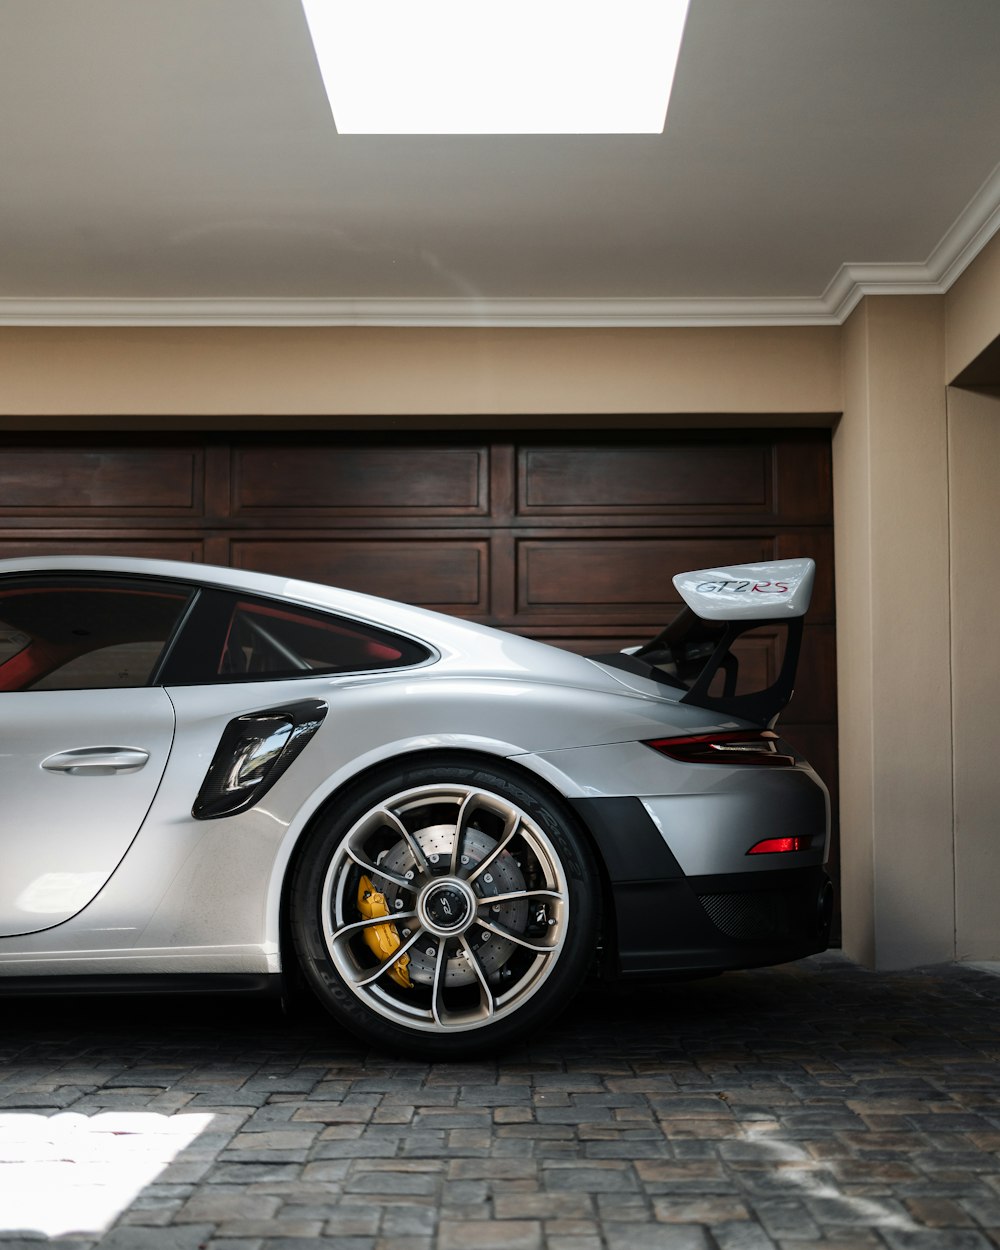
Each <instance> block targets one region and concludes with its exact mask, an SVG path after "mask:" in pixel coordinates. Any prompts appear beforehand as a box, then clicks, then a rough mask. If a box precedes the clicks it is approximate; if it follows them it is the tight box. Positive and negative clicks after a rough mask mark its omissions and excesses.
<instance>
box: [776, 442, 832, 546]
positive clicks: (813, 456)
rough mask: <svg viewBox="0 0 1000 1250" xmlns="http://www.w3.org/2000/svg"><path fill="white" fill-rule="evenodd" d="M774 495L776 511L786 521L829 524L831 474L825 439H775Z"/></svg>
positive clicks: (827, 446) (786, 522)
mask: <svg viewBox="0 0 1000 1250" xmlns="http://www.w3.org/2000/svg"><path fill="white" fill-rule="evenodd" d="M774 497H775V508H774V511H775V515H776V516H780V518H781V520H782V522H783V523H785V524H789V523H791V524H799V525H801V524H814V525H828V524H829V519H830V517H831V515H832V514H833V475H832V473H831V471H830V447H829V443H828V442H827V441H826V440H825V439H820V440H817V439H812V440H802V439H787V438H786V439H782V438H778V439H776V440H775V443H774Z"/></svg>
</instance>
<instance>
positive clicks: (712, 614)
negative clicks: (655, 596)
mask: <svg viewBox="0 0 1000 1250" xmlns="http://www.w3.org/2000/svg"><path fill="white" fill-rule="evenodd" d="M815 578H816V565H815V562H814V561H812V560H809V559H804V560H775V561H773V562H771V563H770V564H730V565H728V566H727V567H725V568H715V569H698V570H697V571H696V572H693V573H678V574H677V576H676V577H675V578H674V586H675V587H676V589H677V591H678V593H679V594H680V596H681V598H682V599H683V600H684V602H685V603H686V604H687V606H688V607H689V608H690V609H691V611H692V612H693V613H694V614H695V615H696V616H700V617H701V619H702V620H703V621H763V620H767V621H773V620H778V619H785V620H787V619H788V618H790V617H795V616H804V615H805V614H806V611H807V609H808V607H809V601H810V599H811V598H812V589H813V582H814V581H815Z"/></svg>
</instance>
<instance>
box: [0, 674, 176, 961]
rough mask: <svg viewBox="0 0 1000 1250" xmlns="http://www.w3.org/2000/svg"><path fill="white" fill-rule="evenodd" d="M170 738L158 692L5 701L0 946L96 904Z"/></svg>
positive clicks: (11, 696)
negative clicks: (10, 938)
mask: <svg viewBox="0 0 1000 1250" xmlns="http://www.w3.org/2000/svg"><path fill="white" fill-rule="evenodd" d="M173 730H174V714H173V708H172V706H171V704H170V700H169V698H168V697H167V695H166V694H165V693H164V691H163V690H159V689H144V688H139V689H133V690H115V691H112V692H109V693H108V694H105V695H104V697H101V698H96V699H95V697H94V692H93V691H92V690H38V691H27V692H24V693H5V694H4V695H3V697H2V698H0V741H2V742H3V749H2V751H0V793H2V794H3V809H4V810H3V822H2V824H0V859H2V862H3V865H4V869H3V872H2V874H0V936H3V937H7V936H10V935H13V934H24V933H32V932H35V931H37V930H39V929H49V928H51V927H52V926H53V925H58V924H61V923H62V922H63V921H65V920H68V919H69V917H70V916H73V915H75V914H76V913H77V912H78V911H80V910H81V909H82V908H83V907H85V906H86V905H87V904H88V903H89V902H90V901H91V899H92V898H94V896H95V895H96V894H97V893H98V891H99V890H100V889H101V887H102V886H103V885H104V884H105V882H106V881H107V880H108V878H109V877H110V876H111V874H112V873H113V872H114V870H115V868H116V867H117V866H118V863H119V862H120V860H121V859H122V857H123V856H124V855H125V853H126V851H127V850H128V848H129V846H130V845H131V844H132V841H133V839H134V838H135V836H136V834H137V833H138V831H139V828H140V826H141V825H142V823H143V821H144V819H145V817H146V813H147V811H148V810H149V807H150V804H151V803H152V802H153V797H154V795H155V794H156V790H157V787H158V786H159V784H160V779H161V777H162V776H163V770H164V768H165V767H166V763H167V756H168V754H169V752H170V745H171V742H172V741H173ZM101 748H103V749H104V750H103V751H101V754H100V755H99V756H97V758H96V760H95V758H94V756H93V755H92V754H90V753H93V752H95V751H99V750H101ZM126 749H130V750H132V751H134V752H136V755H135V756H134V759H135V761H136V763H135V764H132V763H130V759H129V756H127V755H126V753H125V751H126ZM112 753H114V754H112ZM88 754H90V758H88ZM143 754H145V755H146V756H147V757H148V758H146V759H145V761H144V762H141V763H140V762H139V761H141V760H142V755H143ZM116 758H117V759H118V760H119V761H120V766H116V765H115V763H114V760H115V759H116ZM54 865H58V868H54Z"/></svg>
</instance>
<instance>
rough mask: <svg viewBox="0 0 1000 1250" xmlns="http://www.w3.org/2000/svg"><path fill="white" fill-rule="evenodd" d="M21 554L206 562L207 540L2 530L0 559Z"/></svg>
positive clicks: (11, 557) (7, 558)
mask: <svg viewBox="0 0 1000 1250" xmlns="http://www.w3.org/2000/svg"><path fill="white" fill-rule="evenodd" d="M22 556H132V557H136V558H138V559H141V560H181V561H184V562H185V563H195V564H201V563H204V562H205V555H204V543H202V542H201V541H200V540H199V539H195V538H178V539H164V540H154V541H149V542H143V541H142V540H139V541H136V540H134V539H130V538H122V539H118V538H113V537H109V536H107V535H104V534H100V535H93V536H92V537H89V538H63V537H61V536H60V535H58V534H51V535H48V534H47V535H45V536H44V537H31V538H26V537H25V536H24V535H23V534H21V533H13V534H7V535H3V534H0V559H2V560H16V559H19V558H20V557H22Z"/></svg>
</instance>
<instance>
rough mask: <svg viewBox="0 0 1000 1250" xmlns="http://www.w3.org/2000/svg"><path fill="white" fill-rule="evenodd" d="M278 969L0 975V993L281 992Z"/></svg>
mask: <svg viewBox="0 0 1000 1250" xmlns="http://www.w3.org/2000/svg"><path fill="white" fill-rule="evenodd" d="M281 984H282V978H281V975H280V974H279V973H267V972H162V973H154V972H150V973H143V974H140V975H136V974H135V973H123V974H122V975H121V976H115V975H113V974H108V975H105V974H101V975H97V976H91V975H85V976H79V977H76V976H65V975H63V974H60V975H58V976H51V977H38V976H31V977H0V997H10V998H19V997H22V996H23V997H60V998H61V997H63V996H65V995H79V996H84V997H85V996H89V995H94V996H98V995H102V994H265V995H273V996H278V995H280V994H281Z"/></svg>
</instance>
